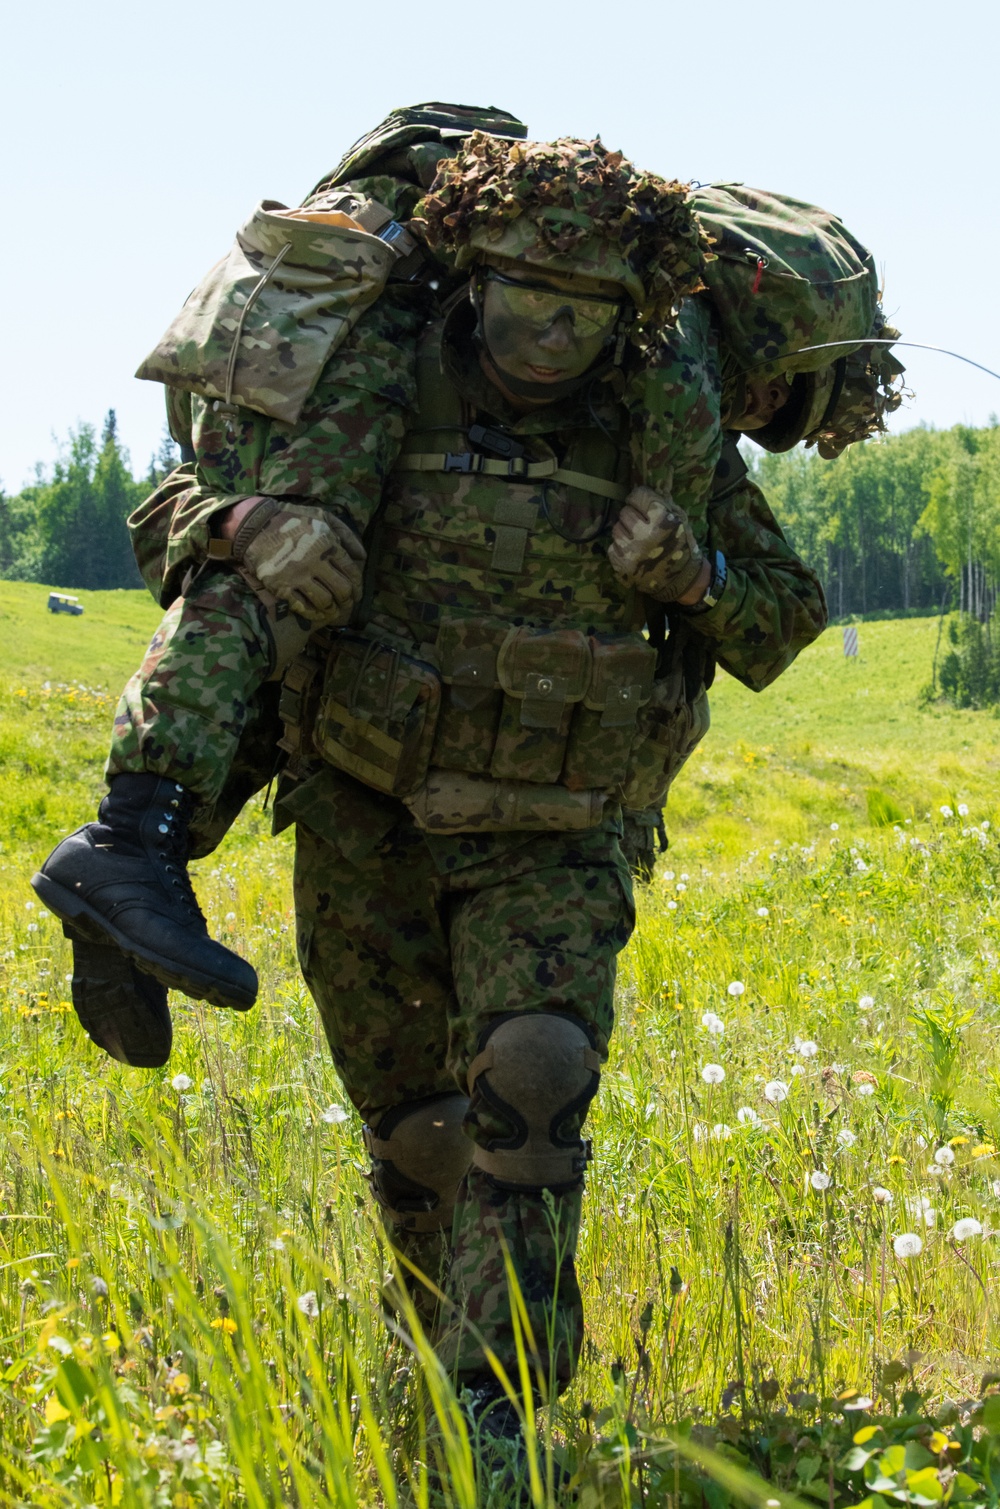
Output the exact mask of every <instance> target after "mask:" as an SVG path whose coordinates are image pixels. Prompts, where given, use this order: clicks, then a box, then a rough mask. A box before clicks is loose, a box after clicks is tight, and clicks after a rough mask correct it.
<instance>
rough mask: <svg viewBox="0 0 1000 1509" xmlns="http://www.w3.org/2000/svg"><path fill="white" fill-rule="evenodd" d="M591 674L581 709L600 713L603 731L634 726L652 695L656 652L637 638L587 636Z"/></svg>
mask: <svg viewBox="0 0 1000 1509" xmlns="http://www.w3.org/2000/svg"><path fill="white" fill-rule="evenodd" d="M590 649H591V654H592V657H593V671H592V675H591V680H590V686H589V688H588V690H587V695H586V698H585V699H584V705H585V706H586V707H589V708H592V709H593V710H594V711H595V712H600V713H603V715H604V716H603V717H602V718H601V726H602V727H603V728H620V727H624V726H625V725H626V724H629V723H634V722H635V720H636V716H637V714H638V711H639V708H640V707H641V706H642V705H643V703H645V702H648V701H649V699H650V697H651V695H652V692H653V675H654V672H655V670H656V651H655V650H654V649H653V647H652V645H651V644H648V643H647V641H646V640H645V639H643V637H642V635H641V634H635V635H630V636H629V637H628V638H627V639H623V638H621V637H619V636H616V637H614V638H604V637H603V636H601V635H597V634H592V635H591V636H590Z"/></svg>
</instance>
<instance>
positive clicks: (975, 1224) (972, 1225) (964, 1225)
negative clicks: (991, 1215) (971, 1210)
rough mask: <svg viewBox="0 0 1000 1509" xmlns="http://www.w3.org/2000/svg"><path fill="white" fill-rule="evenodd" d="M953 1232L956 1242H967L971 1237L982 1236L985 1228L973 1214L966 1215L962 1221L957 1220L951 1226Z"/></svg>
mask: <svg viewBox="0 0 1000 1509" xmlns="http://www.w3.org/2000/svg"><path fill="white" fill-rule="evenodd" d="M951 1234H952V1236H953V1237H954V1238H955V1241H956V1242H967V1241H968V1239H969V1237H981V1236H982V1234H983V1228H982V1225H981V1223H980V1222H979V1221H977V1220H975V1219H974V1217H972V1216H964V1217H963V1219H962V1220H961V1221H956V1222H955V1224H954V1226H953V1227H952V1228H951Z"/></svg>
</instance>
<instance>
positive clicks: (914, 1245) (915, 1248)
mask: <svg viewBox="0 0 1000 1509" xmlns="http://www.w3.org/2000/svg"><path fill="white" fill-rule="evenodd" d="M892 1250H893V1252H894V1253H895V1254H896V1256H897V1257H901V1258H911V1257H919V1256H920V1254H921V1253H922V1252H923V1250H924V1244H923V1242H922V1241H921V1239H920V1237H918V1236H917V1233H916V1232H915V1231H903V1232H900V1234H899V1236H898V1237H893V1239H892Z"/></svg>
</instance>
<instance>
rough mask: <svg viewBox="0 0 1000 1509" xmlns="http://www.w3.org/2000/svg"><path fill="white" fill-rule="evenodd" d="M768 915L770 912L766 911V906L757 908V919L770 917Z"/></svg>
mask: <svg viewBox="0 0 1000 1509" xmlns="http://www.w3.org/2000/svg"><path fill="white" fill-rule="evenodd" d="M770 915H771V913H770V911H769V910H768V908H767V907H766V906H759V907H758V908H757V916H758V917H770Z"/></svg>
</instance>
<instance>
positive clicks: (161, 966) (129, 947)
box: [31, 870, 257, 1011]
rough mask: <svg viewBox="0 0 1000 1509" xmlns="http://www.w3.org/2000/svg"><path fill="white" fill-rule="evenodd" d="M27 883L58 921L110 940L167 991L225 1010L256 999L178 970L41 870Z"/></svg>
mask: <svg viewBox="0 0 1000 1509" xmlns="http://www.w3.org/2000/svg"><path fill="white" fill-rule="evenodd" d="M31 884H32V887H33V889H34V891H35V893H36V895H38V896H40V897H41V899H42V901H44V902H45V905H46V906H47V907H48V909H49V911H50V912H53V913H54V914H55V916H57V917H58V918H59V920H60V922H65V923H68V924H69V926H71V927H74V928H76V929H77V931H78V932H81V933H83V935H84V937H85V938H91V939H93V940H94V941H95V942H96V941H101V942H111V943H113V944H114V945H115V947H116V948H119V949H121V951H122V953H123V954H124V955H125V956H126V958H128V959H132V960H133V961H134V962H135V963H136V964H138V965H139V967H140V969H142V970H144V971H145V973H146V974H148V975H152V976H153V979H154V980H159V982H160V984H161V985H166V986H167V988H168V989H169V990H179V991H181V992H182V993H183V994H184V995H186V996H190V997H191V999H192V1000H193V1001H208V1003H209V1005H211V1006H222V1007H225V1008H226V1009H227V1010H229V1011H249V1010H250V1007H251V1006H252V1005H253V1004H254V1002H255V1001H256V999H257V992H256V990H254V992H253V994H248V993H247V992H244V991H234V990H232V989H231V988H230V989H226V988H225V987H224V986H223V985H222V984H221V983H220V981H219V980H217V979H215V978H214V977H213V976H212V975H207V974H203V973H202V972H201V971H200V970H183V971H182V970H180V969H178V967H177V965H176V963H175V962H174V961H173V960H172V959H165V958H164V957H163V955H162V954H157V953H154V952H153V951H152V950H151V949H146V948H142V947H141V945H139V944H137V943H136V942H135V941H134V939H132V938H129V937H127V936H126V934H125V933H123V932H121V931H120V930H119V929H118V928H116V927H115V926H114V925H113V924H112V923H110V922H109V921H108V920H107V918H106V917H102V916H101V914H100V912H98V911H96V910H95V909H94V908H93V907H92V906H90V905H89V903H88V902H86V901H84V900H83V898H82V897H80V896H74V895H73V892H72V891H67V890H66V888H65V887H64V886H61V885H59V883H58V881H55V880H52V879H50V878H49V876H48V875H46V874H44V873H43V872H42V871H41V870H36V871H35V873H34V875H33V876H32V877H31Z"/></svg>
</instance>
